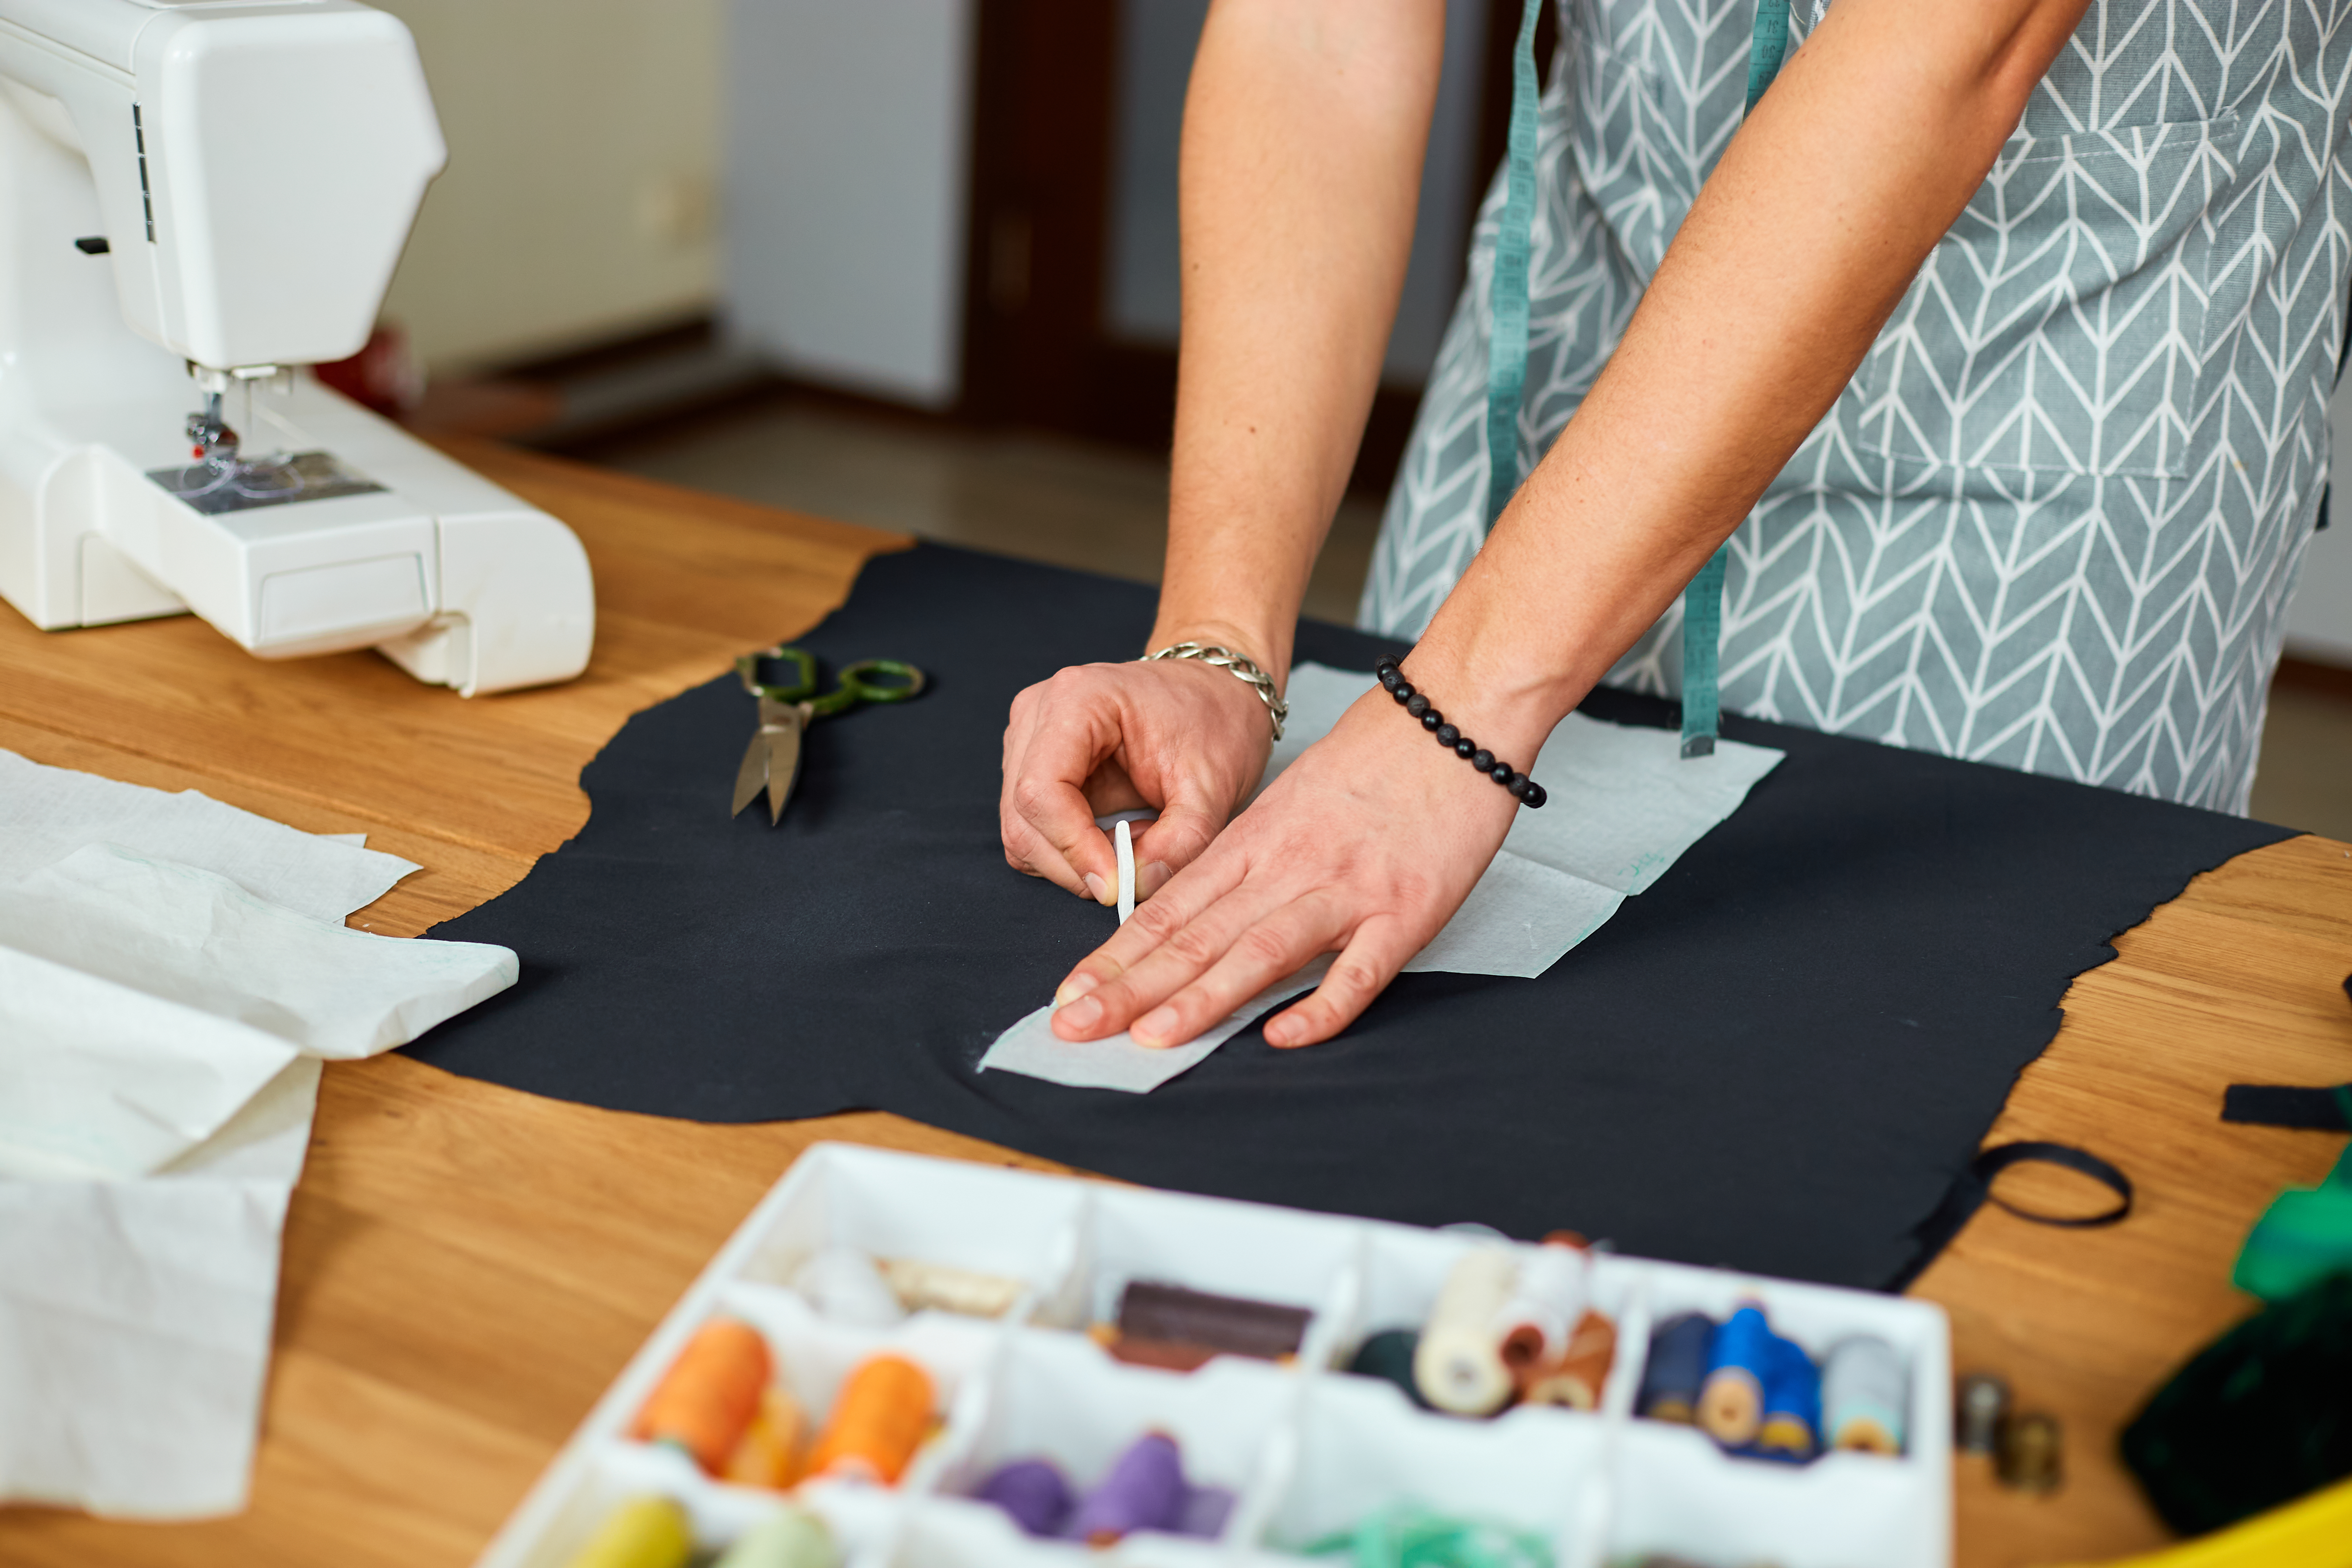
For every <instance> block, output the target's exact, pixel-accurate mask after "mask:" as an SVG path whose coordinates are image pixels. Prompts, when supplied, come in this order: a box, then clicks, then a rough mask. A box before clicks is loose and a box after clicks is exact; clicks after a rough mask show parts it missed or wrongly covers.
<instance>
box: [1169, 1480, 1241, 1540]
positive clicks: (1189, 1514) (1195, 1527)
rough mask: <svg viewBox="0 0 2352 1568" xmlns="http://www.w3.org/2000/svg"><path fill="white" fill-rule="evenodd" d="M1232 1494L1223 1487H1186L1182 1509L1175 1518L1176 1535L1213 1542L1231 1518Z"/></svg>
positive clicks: (1232, 1507) (1232, 1508)
mask: <svg viewBox="0 0 2352 1568" xmlns="http://www.w3.org/2000/svg"><path fill="white" fill-rule="evenodd" d="M1233 1511H1234V1494H1233V1493H1232V1492H1230V1491H1228V1490H1226V1489H1224V1488H1223V1487H1196V1486H1190V1485H1188V1486H1186V1487H1185V1489H1184V1509H1183V1511H1182V1512H1181V1514H1179V1515H1178V1516H1177V1520H1176V1533H1177V1534H1179V1535H1191V1536H1196V1537H1198V1538H1199V1539H1201V1540H1202V1541H1213V1540H1215V1539H1216V1537H1217V1536H1218V1535H1219V1534H1220V1533H1222V1532H1223V1530H1224V1528H1225V1521H1226V1520H1228V1519H1230V1518H1231V1517H1233Z"/></svg>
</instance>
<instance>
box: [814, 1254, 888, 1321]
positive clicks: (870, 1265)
mask: <svg viewBox="0 0 2352 1568" xmlns="http://www.w3.org/2000/svg"><path fill="white" fill-rule="evenodd" d="M793 1289H795V1290H797V1291H799V1292H800V1293H801V1295H802V1296H803V1297H804V1298H805V1299H806V1300H807V1301H808V1304H809V1305H810V1306H812V1307H814V1308H815V1309H816V1310H817V1311H818V1312H819V1314H821V1315H822V1316H824V1317H825V1318H827V1319H830V1320H831V1321H834V1322H836V1323H849V1324H853V1325H855V1326H856V1327H858V1328H865V1329H887V1328H889V1327H891V1326H892V1325H893V1324H896V1323H900V1322H904V1321H906V1317H907V1309H906V1308H904V1307H902V1306H900V1305H899V1304H898V1296H897V1295H896V1294H894V1293H893V1292H892V1291H891V1289H890V1287H889V1285H888V1284H887V1282H885V1280H884V1279H883V1278H882V1271H881V1270H880V1269H879V1268H876V1267H875V1264H874V1259H872V1258H868V1257H867V1256H866V1254H864V1253H862V1252H860V1251H858V1250H857V1249H856V1247H825V1248H824V1250H822V1251H819V1252H814V1253H812V1254H810V1255H809V1258H808V1259H807V1260H806V1261H805V1262H803V1264H802V1265H801V1266H800V1268H798V1269H797V1270H795V1271H794V1272H793Z"/></svg>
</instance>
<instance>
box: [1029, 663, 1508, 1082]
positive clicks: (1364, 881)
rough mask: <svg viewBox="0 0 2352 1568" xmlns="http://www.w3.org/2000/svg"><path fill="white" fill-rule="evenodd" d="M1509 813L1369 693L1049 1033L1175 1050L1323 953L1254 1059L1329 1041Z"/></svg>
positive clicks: (1082, 971) (1149, 917) (1159, 908)
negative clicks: (1328, 957) (1264, 1052)
mask: <svg viewBox="0 0 2352 1568" xmlns="http://www.w3.org/2000/svg"><path fill="white" fill-rule="evenodd" d="M1505 728H1506V729H1507V728H1508V727H1507V726H1506V727H1505ZM1540 728H1541V729H1548V728H1549V725H1543V726H1540ZM1540 738H1541V736H1540V733H1539V732H1538V734H1537V735H1536V736H1535V737H1534V739H1535V740H1536V741H1539V740H1540ZM1482 739H1483V732H1482ZM1516 744H1517V750H1516V751H1512V752H1504V754H1507V755H1514V756H1520V755H1523V756H1525V757H1527V758H1528V759H1532V758H1533V757H1534V755H1535V752H1536V749H1537V748H1536V745H1535V744H1534V743H1530V742H1527V741H1526V740H1525V739H1524V738H1521V739H1520V740H1519V741H1518V742H1516ZM1495 749H1496V750H1497V751H1502V747H1500V746H1497V747H1496V748H1495ZM1516 809H1517V802H1516V801H1514V800H1513V799H1512V798H1511V796H1510V795H1507V794H1505V793H1504V792H1503V791H1502V790H1500V789H1498V788H1496V786H1495V785H1494V784H1491V783H1489V782H1487V781H1486V779H1484V778H1481V777H1480V776H1479V775H1478V773H1475V771H1473V770H1472V769H1471V767H1470V766H1469V764H1468V763H1465V762H1463V761H1462V760H1461V759H1460V758H1459V757H1456V756H1455V755H1454V753H1453V752H1451V751H1449V750H1447V749H1445V748H1444V747H1441V746H1439V745H1437V744H1436V743H1435V742H1433V741H1431V739H1430V738H1429V737H1428V736H1427V735H1426V734H1424V733H1423V731H1422V729H1421V726H1420V725H1419V724H1417V723H1415V722H1413V721H1411V720H1409V719H1407V718H1406V717H1405V715H1404V714H1403V713H1402V711H1401V710H1398V709H1397V705H1396V703H1395V702H1394V700H1391V698H1390V696H1389V694H1388V693H1387V692H1385V691H1382V690H1381V689H1378V688H1375V689H1373V690H1371V691H1370V692H1369V693H1367V694H1366V695H1365V696H1364V697H1363V698H1361V699H1360V700H1358V701H1357V702H1356V703H1355V705H1354V706H1353V707H1351V708H1349V710H1348V711H1347V712H1346V713H1345V714H1344V715H1342V716H1341V718H1340V721H1339V724H1338V726H1337V727H1335V728H1334V729H1333V730H1332V731H1331V733H1330V734H1329V735H1328V736H1327V737H1326V738H1325V739H1323V740H1322V741H1320V742H1317V743H1316V744H1315V745H1313V746H1311V747H1309V748H1307V752H1306V754H1305V755H1303V756H1301V757H1300V758H1299V759H1298V761H1297V762H1296V763H1292V764H1291V765H1290V766H1289V767H1288V768H1286V769H1285V770H1284V772H1283V774H1282V776H1281V777H1280V778H1278V779H1276V781H1275V782H1274V784H1272V785H1271V786H1270V787H1269V788H1268V789H1267V790H1266V792H1265V795H1262V796H1260V797H1259V799H1258V800H1257V802H1256V804H1255V805H1252V806H1251V807H1250V808H1249V810H1247V811H1245V812H1244V813H1243V814H1242V815H1241V816H1239V817H1238V818H1236V819H1235V820H1234V823H1233V825H1232V826H1230V827H1227V828H1226V829H1225V831H1224V832H1223V834H1221V835H1219V836H1218V837H1217V839H1216V842H1214V843H1213V844H1211V845H1210V846H1209V847H1208V848H1207V851H1206V853H1204V854H1202V856H1201V857H1200V858H1198V859H1197V860H1195V861H1194V862H1193V863H1192V866H1191V867H1190V868H1187V869H1186V870H1185V871H1184V872H1183V873H1182V875H1181V876H1178V877H1177V878H1175V879H1173V880H1172V881H1171V882H1170V883H1169V884H1168V886H1167V887H1166V888H1165V889H1162V890H1161V892H1160V896H1159V897H1158V898H1156V899H1154V900H1152V901H1151V902H1150V903H1149V904H1147V905H1143V906H1140V907H1139V908H1138V909H1137V910H1136V911H1135V916H1134V918H1133V919H1132V920H1129V921H1128V922H1127V923H1126V924H1125V925H1124V926H1121V927H1120V928H1119V930H1118V934H1117V935H1116V936H1114V937H1112V938H1111V939H1110V941H1108V942H1105V943H1104V944H1103V945H1102V946H1101V947H1100V948H1097V950H1096V951H1095V952H1093V953H1092V954H1091V955H1090V956H1088V957H1087V960H1086V961H1085V962H1084V963H1080V964H1079V965H1078V966H1077V968H1076V970H1074V971H1073V972H1072V973H1071V974H1070V977H1069V978H1068V979H1067V980H1066V981H1064V982H1063V983H1062V986H1061V989H1060V990H1059V991H1057V992H1056V993H1055V1002H1056V1004H1057V1005H1059V1011H1057V1012H1056V1013H1055V1015H1054V1032H1055V1034H1056V1035H1058V1036H1060V1037H1062V1038H1063V1039H1066V1040H1095V1039H1100V1038H1102V1037H1105V1036H1107V1035H1115V1034H1117V1033H1118V1032H1119V1031H1120V1030H1121V1029H1126V1030H1128V1031H1129V1033H1130V1034H1132V1036H1133V1037H1134V1038H1135V1040H1136V1041H1137V1043H1138V1044H1140V1045H1146V1046H1155V1047H1163V1046H1175V1045H1181V1044H1182V1043H1183V1042H1185V1041H1186V1040H1189V1039H1191V1038H1192V1037H1194V1036H1196V1035H1198V1034H1200V1033H1201V1032H1202V1030H1204V1029H1206V1028H1208V1027H1209V1026H1211V1025H1213V1024H1214V1023H1216V1022H1217V1021H1218V1020H1219V1019H1221V1018H1224V1017H1226V1016H1230V1015H1231V1014H1232V1013H1233V1011H1234V1009H1235V1008H1236V1007H1238V1006H1239V1005H1241V1004H1242V1003H1244V1001H1246V1000H1248V999H1249V998H1250V997H1251V996H1253V995H1255V994H1257V993H1258V992H1260V991H1262V990H1264V989H1265V987H1266V986H1268V985H1269V984H1273V983H1274V982H1276V981H1277V980H1280V979H1283V978H1284V977H1286V976H1287V975H1290V974H1294V973H1297V971H1298V970H1300V969H1301V968H1303V967H1305V965H1306V964H1307V963H1308V962H1309V961H1310V960H1312V959H1313V958H1314V957H1315V956H1316V955H1317V954H1318V953H1323V952H1331V951H1333V950H1335V949H1336V950H1338V952H1339V959H1338V961H1337V962H1336V963H1333V964H1332V966H1331V970H1330V973H1328V974H1327V975H1325V976H1324V979H1323V983H1322V984H1321V985H1319V986H1318V987H1317V988H1316V990H1315V992H1314V993H1313V994H1311V995H1309V996H1307V997H1306V998H1304V999H1303V1000H1301V1001H1299V1002H1297V1004H1295V1005H1292V1006H1290V1007H1288V1008H1286V1009H1285V1010H1284V1011H1283V1012H1281V1013H1279V1014H1277V1015H1276V1016H1274V1017H1273V1018H1271V1019H1269V1020H1267V1022H1266V1026H1265V1038H1266V1043H1267V1044H1269V1045H1274V1046H1307V1045H1313V1044H1315V1043H1316V1042H1317V1041H1319V1040H1328V1039H1329V1038H1330V1037H1332V1036H1334V1035H1336V1034H1338V1033H1339V1031H1340V1030H1341V1029H1344V1028H1346V1027H1347V1026H1348V1025H1349V1023H1350V1022H1352V1021H1353V1020H1354V1019H1355V1017H1356V1016H1357V1015H1358V1014H1360V1013H1361V1012H1362V1011H1363V1010H1364V1008H1365V1007H1366V1006H1367V1005H1370V1002H1371V1000H1372V998H1373V997H1375V996H1377V995H1379V994H1380V993H1381V990H1382V989H1383V988H1384V987H1386V986H1387V984H1388V983H1389V982H1390V981H1391V980H1392V979H1394V978H1395V977H1396V975H1397V972H1398V971H1399V970H1401V969H1402V968H1403V967H1404V966H1405V964H1406V963H1408V962H1409V961H1410V960H1411V959H1412V956H1413V954H1415V953H1417V952H1420V951H1421V950H1422V949H1423V947H1424V946H1426V945H1427V944H1428V942H1429V940H1430V939H1431V938H1432V937H1433V936H1435V935H1436V934H1437V932H1438V931H1439V930H1440V929H1441V928H1442V927H1443V926H1444V924H1445V922H1446V921H1448V920H1451V919H1452V918H1453V916H1454V910H1456V909H1458V908H1460V907H1461V904H1462V900H1464V899H1465V898H1467V897H1469V895H1470V889H1471V888H1472V887H1473V886H1475V884H1476V882H1477V880H1478V878H1479V876H1480V875H1481V874H1482V873H1483V872H1484V871H1485V870H1486V863H1487V862H1488V861H1490V860H1492V859H1493V858H1495V851H1496V849H1497V848H1499V847H1501V845H1502V842H1503V837H1504V835H1505V834H1507V833H1508V832H1509V831H1510V826H1511V817H1512V813H1513V811H1514V810H1516Z"/></svg>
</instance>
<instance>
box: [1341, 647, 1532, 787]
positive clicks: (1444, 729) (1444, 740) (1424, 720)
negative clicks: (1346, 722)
mask: <svg viewBox="0 0 2352 1568" xmlns="http://www.w3.org/2000/svg"><path fill="white" fill-rule="evenodd" d="M1372 673H1374V674H1375V675H1378V676H1379V677H1380V678H1381V689H1383V690H1385V691H1386V692H1387V693H1388V694H1389V695H1390V696H1391V697H1393V698H1395V699H1396V700H1397V703H1398V706H1400V707H1402V709H1403V710H1405V711H1406V712H1407V713H1409V714H1411V715H1412V717H1413V718H1415V719H1418V720H1420V721H1421V727H1422V728H1423V729H1424V730H1426V731H1429V732H1430V733H1431V734H1433V735H1434V736H1436V737H1437V743H1438V744H1439V745H1441V746H1444V747H1445V748H1447V749H1448V750H1449V751H1451V752H1453V753H1454V755H1455V756H1457V757H1461V758H1464V759H1465V760H1466V761H1468V763H1470V765H1471V766H1472V767H1474V768H1476V769H1477V770H1478V771H1479V772H1480V773H1485V774H1486V776H1487V777H1488V778H1490V779H1493V780H1494V781H1495V782H1496V784H1500V785H1502V786H1503V787H1504V788H1505V789H1507V790H1508V791H1510V792H1511V798H1512V799H1514V800H1516V801H1517V802H1518V803H1519V804H1520V805H1524V806H1526V807H1528V809H1529V810H1533V809H1535V808H1536V807H1537V806H1539V805H1543V803H1544V801H1545V800H1546V799H1547V798H1548V797H1547V796H1546V795H1545V794H1544V786H1543V785H1541V784H1538V783H1536V781H1535V780H1533V779H1531V778H1529V777H1528V775H1527V774H1525V773H1517V772H1514V771H1513V770H1512V767H1511V764H1510V763H1506V762H1501V761H1498V760H1497V759H1496V756H1495V753H1494V752H1490V751H1488V750H1486V748H1485V747H1484V746H1481V745H1480V744H1479V743H1478V742H1475V741H1474V740H1472V739H1471V738H1470V737H1469V736H1467V735H1465V734H1464V733H1463V732H1462V731H1461V730H1460V729H1459V728H1457V727H1456V726H1454V725H1452V724H1449V723H1447V722H1446V721H1445V715H1444V714H1443V713H1440V712H1439V711H1438V710H1436V709H1434V708H1433V707H1431V706H1430V705H1429V699H1428V698H1426V697H1423V695H1422V694H1421V693H1420V692H1418V691H1415V690H1414V689H1412V681H1410V680H1407V679H1405V678H1404V671H1403V670H1402V669H1401V668H1398V667H1397V661H1396V657H1395V656H1394V655H1393V654H1391V655H1389V656H1386V657H1384V658H1381V662H1380V663H1378V664H1376V665H1374V666H1373V667H1372Z"/></svg>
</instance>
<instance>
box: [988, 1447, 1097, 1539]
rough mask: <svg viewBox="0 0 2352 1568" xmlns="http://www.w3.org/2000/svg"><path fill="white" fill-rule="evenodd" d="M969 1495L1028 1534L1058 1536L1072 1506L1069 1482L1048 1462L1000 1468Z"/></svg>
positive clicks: (1025, 1461)
mask: <svg viewBox="0 0 2352 1568" xmlns="http://www.w3.org/2000/svg"><path fill="white" fill-rule="evenodd" d="M971 1495H972V1496H974V1497H976V1498H978V1499H979V1500H981V1501H982V1502H985V1503H993V1504H994V1505H995V1506H997V1507H998V1508H1001V1509H1003V1510H1004V1511H1005V1513H1006V1514H1008V1515H1009V1516H1011V1518H1012V1520H1013V1523H1015V1524H1017V1525H1019V1526H1020V1527H1021V1529H1022V1531H1023V1532H1024V1533H1025V1534H1029V1535H1043V1536H1055V1535H1059V1534H1061V1533H1062V1531H1063V1529H1064V1527H1065V1526H1066V1525H1067V1524H1068V1523H1069V1521H1070V1510H1071V1508H1072V1507H1073V1506H1075V1505H1074V1502H1073V1500H1072V1499H1071V1496H1070V1483H1069V1482H1068V1481H1067V1480H1066V1479H1064V1478H1063V1476H1062V1471H1061V1468H1060V1467H1059V1466H1057V1465H1055V1463H1054V1461H1052V1460H1051V1459H1015V1460H1013V1462H1012V1463H1011V1464H1007V1465H999V1466H998V1467H997V1468H995V1469H994V1470H993V1471H992V1472H990V1474H989V1477H988V1479H986V1480H983V1481H982V1482H981V1483H980V1487H979V1489H977V1490H976V1491H974V1492H973V1493H972V1494H971Z"/></svg>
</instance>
